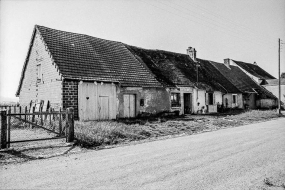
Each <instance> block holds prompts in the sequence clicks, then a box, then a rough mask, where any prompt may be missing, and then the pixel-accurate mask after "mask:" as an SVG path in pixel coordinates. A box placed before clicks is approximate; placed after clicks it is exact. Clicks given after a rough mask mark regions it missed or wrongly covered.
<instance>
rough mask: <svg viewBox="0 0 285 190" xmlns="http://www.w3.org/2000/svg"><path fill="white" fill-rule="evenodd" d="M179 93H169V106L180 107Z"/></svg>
mask: <svg viewBox="0 0 285 190" xmlns="http://www.w3.org/2000/svg"><path fill="white" fill-rule="evenodd" d="M180 106H181V104H180V93H172V94H171V107H180Z"/></svg>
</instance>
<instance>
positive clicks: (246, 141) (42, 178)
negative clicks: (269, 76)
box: [0, 119, 285, 189]
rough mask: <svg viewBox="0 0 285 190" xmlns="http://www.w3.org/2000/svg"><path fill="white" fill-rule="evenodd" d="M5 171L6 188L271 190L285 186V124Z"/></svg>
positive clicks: (91, 153)
mask: <svg viewBox="0 0 285 190" xmlns="http://www.w3.org/2000/svg"><path fill="white" fill-rule="evenodd" d="M0 172H1V174H0V175H1V178H0V184H1V186H0V188H1V189H7V188H11V189H19V188H20V189H23V188H29V189H39V188H46V189H55V188H61V189H87V188H92V189H250V188H252V189H259V188H267V187H266V185H265V183H264V181H265V182H266V180H267V182H268V181H269V182H268V184H269V183H271V182H272V185H273V186H271V187H268V188H270V189H271V188H274V186H281V185H282V183H283V182H284V184H285V119H278V120H273V121H268V122H264V123H258V124H252V125H247V126H242V127H237V128H231V129H224V130H219V131H215V132H210V133H203V134H198V135H192V136H185V137H178V138H174V139H167V140H161V141H155V142H149V143H144V144H138V145H131V146H125V147H119V148H114V149H107V150H100V151H88V152H86V153H81V154H73V155H69V156H63V157H57V158H51V159H46V160H36V161H31V162H26V163H23V164H15V165H6V166H1V169H0ZM282 180H284V181H282ZM279 188H281V187H279Z"/></svg>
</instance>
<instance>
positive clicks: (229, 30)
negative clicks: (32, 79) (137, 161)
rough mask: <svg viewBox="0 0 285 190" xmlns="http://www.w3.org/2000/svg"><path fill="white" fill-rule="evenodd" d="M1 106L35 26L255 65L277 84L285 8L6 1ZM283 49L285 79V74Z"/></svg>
mask: <svg viewBox="0 0 285 190" xmlns="http://www.w3.org/2000/svg"><path fill="white" fill-rule="evenodd" d="M0 6H1V7H0V14H1V15H0V18H1V21H0V48H1V49H0V53H1V54H0V56H1V57H0V98H2V99H3V97H10V98H13V97H15V93H16V89H17V87H18V84H19V80H20V75H21V71H22V68H23V64H24V61H25V58H26V55H27V52H28V47H29V43H30V40H31V36H32V31H33V28H34V25H35V24H38V25H42V26H46V27H50V28H54V29H59V30H64V31H70V32H76V33H82V34H88V35H91V36H94V37H98V38H103V39H108V40H115V41H120V42H124V43H126V44H129V45H134V46H138V47H142V48H148V49H161V50H167V51H173V52H178V53H186V49H187V47H189V46H191V47H195V48H196V50H197V57H198V58H202V59H208V60H212V61H216V62H223V59H224V58H231V59H234V60H239V61H244V62H249V63H253V62H254V61H256V62H257V64H258V65H259V66H260V67H262V68H263V69H265V70H266V71H267V72H269V73H270V74H272V75H273V76H275V77H277V76H278V74H277V73H278V38H281V40H283V43H285V0H116V1H115V0H114V1H111V0H104V1H103V0H85V1H84V0H42V1H41V0H1V1H0ZM284 52H285V45H284V44H283V49H282V50H281V71H283V72H285V53H284Z"/></svg>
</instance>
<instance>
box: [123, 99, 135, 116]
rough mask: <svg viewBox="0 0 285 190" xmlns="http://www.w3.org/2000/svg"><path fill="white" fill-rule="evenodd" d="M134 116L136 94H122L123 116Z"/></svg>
mask: <svg viewBox="0 0 285 190" xmlns="http://www.w3.org/2000/svg"><path fill="white" fill-rule="evenodd" d="M135 116H136V96H135V95H134V94H124V117H125V118H129V117H135Z"/></svg>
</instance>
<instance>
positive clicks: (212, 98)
mask: <svg viewBox="0 0 285 190" xmlns="http://www.w3.org/2000/svg"><path fill="white" fill-rule="evenodd" d="M208 101H209V105H213V104H214V95H213V93H208Z"/></svg>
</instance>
